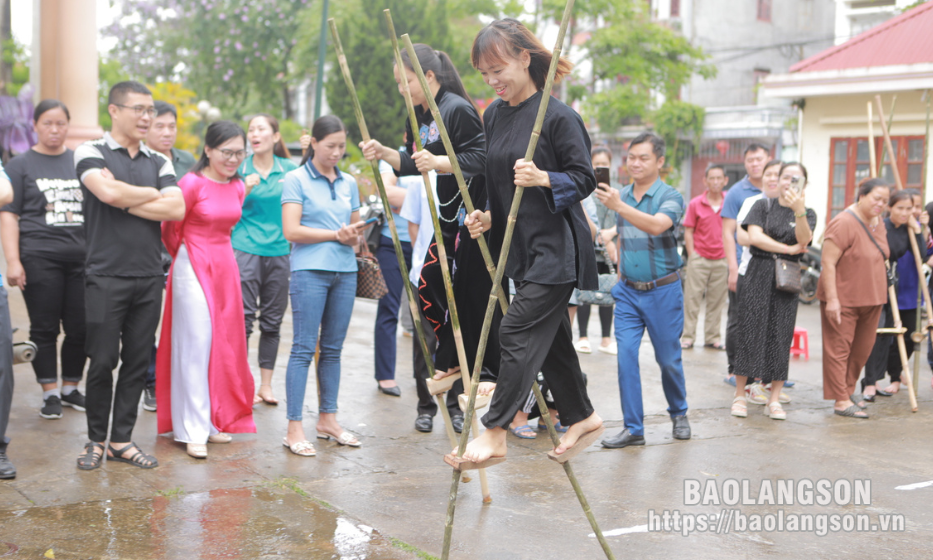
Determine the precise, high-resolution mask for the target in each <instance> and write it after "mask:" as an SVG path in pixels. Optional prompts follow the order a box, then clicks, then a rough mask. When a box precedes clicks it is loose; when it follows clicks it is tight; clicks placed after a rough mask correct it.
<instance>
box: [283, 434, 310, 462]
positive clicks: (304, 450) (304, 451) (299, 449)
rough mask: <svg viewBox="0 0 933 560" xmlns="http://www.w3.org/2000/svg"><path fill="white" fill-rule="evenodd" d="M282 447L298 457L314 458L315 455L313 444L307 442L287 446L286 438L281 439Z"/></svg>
mask: <svg viewBox="0 0 933 560" xmlns="http://www.w3.org/2000/svg"><path fill="white" fill-rule="evenodd" d="M282 445H284V446H285V447H287V448H288V450H289V451H291V452H292V453H294V454H295V455H298V456H299V457H314V456H315V455H317V451H316V450H315V449H314V444H312V443H311V442H310V441H308V440H304V441H299V442H297V443H293V444H291V445H289V443H288V438H287V437H285V438H282Z"/></svg>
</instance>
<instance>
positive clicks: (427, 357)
mask: <svg viewBox="0 0 933 560" xmlns="http://www.w3.org/2000/svg"><path fill="white" fill-rule="evenodd" d="M328 23H329V24H330V30H331V33H332V34H333V36H334V47H335V48H336V50H337V60H338V62H339V63H340V70H341V72H342V73H343V78H344V80H345V81H346V84H347V89H348V90H349V91H350V100H351V101H352V103H353V111H354V113H355V114H356V120H357V123H358V124H359V126H360V133H361V134H362V136H363V140H365V141H368V140H369V138H370V136H369V129H368V128H367V127H366V119H365V118H364V117H363V110H362V108H361V106H360V100H359V97H358V96H357V94H356V87H355V86H354V85H353V78H352V77H351V76H350V68H349V66H347V58H346V56H345V55H344V54H343V46H342V45H341V43H340V36H339V35H338V34H337V26H336V24H335V22H334V19H333V18H331V19H329V20H328ZM370 163H371V165H372V170H373V175H374V176H375V180H376V187H377V189H378V190H379V196H380V198H381V199H382V206H383V208H384V209H385V216H386V220H387V221H388V224H389V232H390V233H391V234H392V243H393V244H394V245H395V255H396V256H397V257H398V267H399V272H400V273H401V275H402V284H404V286H405V292H406V294H407V295H408V305H409V309H410V310H411V319H412V322H413V323H414V326H415V333H416V336H417V337H418V342H419V343H420V345H421V352H422V354H423V355H424V361H425V364H426V365H427V368H428V372H433V371H434V360H433V358H432V357H431V352H430V350H429V349H428V342H427V339H426V338H425V335H424V330H423V328H424V327H423V325H422V324H421V314H420V313H419V311H418V304H417V299H416V298H415V296H414V293H413V290H412V288H411V282H410V281H409V279H408V265H407V264H406V263H405V253H403V252H402V243H401V241H400V240H399V237H398V229H397V227H396V225H395V217H394V216H393V215H392V207H391V205H390V204H389V196H388V194H387V193H386V189H385V184H384V183H383V182H382V174H381V173H380V172H379V165H378V163H377V162H376V161H372V162H370ZM429 192H430V191H429ZM432 208H433V206H432ZM435 398H436V399H437V406H438V408H439V409H440V410H441V414H442V416H443V417H444V426H445V427H446V431H447V437H448V438H449V439H450V442H451V445H456V441H457V436H456V435H455V433H454V429H453V425H452V424H451V421H450V413H449V412H448V410H447V405H446V403H445V402H444V398H443V395H436V396H435Z"/></svg>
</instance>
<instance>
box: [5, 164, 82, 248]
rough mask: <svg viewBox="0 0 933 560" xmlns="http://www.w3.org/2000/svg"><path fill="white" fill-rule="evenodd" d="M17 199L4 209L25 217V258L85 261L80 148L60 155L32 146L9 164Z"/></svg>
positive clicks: (22, 243) (22, 235) (22, 242)
mask: <svg viewBox="0 0 933 560" xmlns="http://www.w3.org/2000/svg"><path fill="white" fill-rule="evenodd" d="M6 172H7V175H9V176H10V183H11V184H12V185H13V202H11V203H10V204H7V205H6V206H4V207H3V208H0V212H12V213H13V214H16V215H18V216H19V253H20V259H21V260H23V259H27V258H29V257H31V256H37V257H43V258H48V259H54V260H58V261H64V262H76V261H77V262H80V261H83V260H84V257H85V251H84V210H83V208H82V200H83V199H84V195H83V193H82V192H81V184H80V183H79V182H78V176H77V175H76V174H75V169H74V152H72V151H71V150H65V152H64V153H62V154H59V155H57V156H52V155H46V154H40V153H39V152H37V151H35V150H29V151H28V152H26V153H23V154H20V155H18V156H16V157H15V158H13V159H11V160H10V162H9V163H8V164H7V166H6Z"/></svg>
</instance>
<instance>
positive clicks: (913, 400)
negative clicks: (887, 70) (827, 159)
mask: <svg viewBox="0 0 933 560" xmlns="http://www.w3.org/2000/svg"><path fill="white" fill-rule="evenodd" d="M875 101H876V102H877V104H878V117H879V120H880V121H881V133H882V134H883V135H884V145H885V146H886V147H887V150H888V151H889V152H890V153H891V156H892V157H891V171H892V172H893V173H894V184H895V185H896V186H897V190H903V189H904V183H903V182H901V173H900V171H899V170H898V168H897V157H896V156H897V154H896V152H895V151H894V148H893V145H892V144H891V135H890V133H889V132H888V125H887V123H886V122H885V120H884V107H882V106H881V96H880V95H876V96H875ZM891 117H892V120H893V117H894V115H891ZM882 164H883V162H882ZM907 239H909V240H910V249H911V251H912V252H913V254H914V262H915V263H916V265H917V273H918V274H919V277H920V278H923V260H922V259H921V258H920V250H919V248H918V247H917V237H916V236H915V235H914V233H913V232H912V231H911V230H910V228H909V227H908V229H907ZM920 287H921V289H923V290H924V295H925V296H926V298H927V301H926V305H927V317H928V319H927V320H928V321H929V320H933V310H931V308H930V294H929V290H927V287H926V283H925V282H920ZM888 300H889V303H890V305H891V311H892V313H893V315H894V321H895V326H898V327H901V326H903V325H901V322H900V318H901V312H900V309H898V307H897V294H896V293H895V291H894V287H893V286H891V287H890V289H889V291H888ZM897 345H898V351H899V352H900V353H901V369H902V374H901V381H902V382H903V383H904V384H905V385H907V394H908V395H909V396H910V407H911V410H912V411H913V412H916V411H917V395H916V393H915V391H914V384H913V383H912V380H911V378H910V371H909V370H908V369H907V368H908V361H907V350H906V348H905V347H904V335H903V334H899V335H897Z"/></svg>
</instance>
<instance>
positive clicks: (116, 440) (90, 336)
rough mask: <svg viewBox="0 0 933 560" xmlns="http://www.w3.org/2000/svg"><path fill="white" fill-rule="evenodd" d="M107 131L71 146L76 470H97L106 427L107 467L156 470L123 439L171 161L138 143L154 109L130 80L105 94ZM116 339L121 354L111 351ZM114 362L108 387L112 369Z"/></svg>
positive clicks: (157, 283) (157, 278)
mask: <svg viewBox="0 0 933 560" xmlns="http://www.w3.org/2000/svg"><path fill="white" fill-rule="evenodd" d="M107 110H108V112H109V113H110V117H111V119H112V121H113V128H112V130H111V132H110V133H105V134H104V137H103V138H101V139H99V140H92V141H89V142H85V143H84V144H81V145H80V146H78V149H77V150H75V170H76V171H77V174H78V179H80V181H81V186H82V188H83V192H84V219H85V231H86V236H87V260H86V267H85V274H86V275H87V280H86V292H85V307H86V309H87V313H86V315H87V345H86V348H87V354H88V357H89V358H90V361H91V363H90V367H89V368H88V373H87V424H88V439H89V440H90V442H88V443H87V444H86V445H85V451H84V453H83V454H82V455H81V456H80V457H79V458H78V468H80V469H82V470H91V469H96V468H97V467H99V466H100V464H101V460H102V455H103V453H104V444H105V442H106V441H107V439H108V438H107V428H108V420H109V418H110V413H111V401H112V405H113V406H112V408H113V424H112V426H111V427H110V438H109V439H110V445H109V446H108V447H109V449H108V450H107V457H108V460H110V461H120V462H125V463H130V464H133V465H136V466H138V467H142V468H152V467H155V466H157V465H158V462H157V461H156V459H155V457H152V456H150V455H146V454H145V453H143V452H142V451H140V450H139V448H138V447H136V445H135V444H133V443H132V434H133V426H134V425H135V424H136V414H137V405H138V403H139V397H140V394H141V393H142V391H143V386H144V385H145V378H146V366H147V365H148V362H149V351H150V349H151V348H152V344H153V343H154V342H155V331H156V328H157V327H158V324H159V316H160V314H161V308H162V285H163V283H164V279H163V275H162V264H161V258H160V250H161V247H162V241H161V235H160V233H161V232H160V226H159V222H160V221H162V220H181V219H183V218H184V217H185V202H184V198H183V197H182V193H181V189H179V188H178V186H177V185H176V183H175V172H174V169H173V167H172V162H171V161H169V160H168V159H167V158H166V157H165V156H163V155H162V154H160V153H158V152H154V151H152V150H150V149H149V148H147V147H146V145H145V144H143V143H141V141H142V140H144V139H145V137H146V132H147V131H148V129H149V126H150V124H151V123H152V119H153V117H154V116H155V113H156V110H155V107H154V106H153V101H152V94H151V93H150V92H149V90H148V89H147V88H146V86H144V85H142V84H140V83H137V82H120V83H118V84H116V85H115V86H113V88H111V90H110V96H109V98H108V107H107ZM121 343H122V349H121ZM121 360H122V365H121V366H120V374H119V377H118V379H117V383H116V388H115V389H114V384H113V370H114V368H116V366H117V363H118V362H119V361H121Z"/></svg>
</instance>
